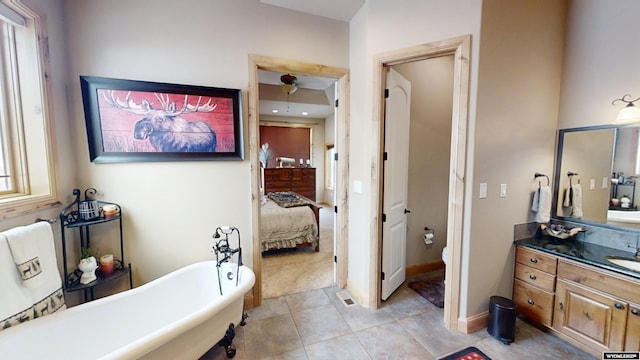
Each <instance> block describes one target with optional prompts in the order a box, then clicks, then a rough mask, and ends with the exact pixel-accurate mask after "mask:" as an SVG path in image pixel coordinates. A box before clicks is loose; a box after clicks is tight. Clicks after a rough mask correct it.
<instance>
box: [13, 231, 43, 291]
mask: <svg viewBox="0 0 640 360" xmlns="http://www.w3.org/2000/svg"><path fill="white" fill-rule="evenodd" d="M43 225H44V226H46V227H48V228H49V227H50V226H49V224H46V223H44V224H43ZM38 233H39V231H33V230H32V229H31V228H28V227H26V226H18V227H15V228H13V229H9V230H7V231H5V232H4V233H3V234H4V236H5V237H6V238H7V241H8V243H9V248H10V249H11V255H12V256H13V261H14V262H15V264H16V266H17V267H18V272H19V273H20V276H21V277H22V281H23V283H24V286H26V287H36V286H38V285H40V284H41V283H42V278H43V277H42V276H40V274H41V273H42V266H41V264H40V257H39V254H40V251H39V249H38V245H37V236H39V234H38Z"/></svg>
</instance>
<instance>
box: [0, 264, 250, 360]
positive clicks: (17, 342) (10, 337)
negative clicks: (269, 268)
mask: <svg viewBox="0 0 640 360" xmlns="http://www.w3.org/2000/svg"><path fill="white" fill-rule="evenodd" d="M232 266H233V267H232ZM230 271H231V272H232V277H233V279H232V280H229V279H228V278H227V273H229V272H230ZM220 273H221V279H222V292H223V296H220V290H219V287H218V274H217V270H216V263H215V262H214V261H205V262H200V263H196V264H192V265H189V266H186V267H184V268H181V269H178V270H176V271H174V272H172V273H170V274H167V275H165V276H163V277H161V278H159V279H156V280H154V281H151V282H149V283H147V284H145V285H142V286H140V287H137V288H134V289H131V290H128V291H125V292H121V293H118V294H115V295H112V296H108V297H105V298H101V299H98V300H95V301H92V302H89V303H85V304H82V305H79V306H75V307H72V308H69V309H67V310H65V311H61V312H58V313H55V314H52V315H49V316H45V317H42V318H38V319H35V320H32V321H28V322H26V323H23V324H21V325H18V326H14V327H11V328H8V329H6V330H3V331H0V357H1V358H3V359H12V360H17V359H29V360H33V359H65V360H71V359H82V360H88V359H140V358H142V359H198V358H199V357H200V356H201V355H203V354H204V353H205V352H207V350H209V349H210V348H211V347H212V346H214V345H216V344H217V343H218V341H220V340H221V339H222V338H223V337H224V336H225V333H226V331H227V329H228V327H229V324H234V325H238V324H239V323H240V322H241V321H242V315H243V298H244V294H245V293H246V292H247V291H249V290H250V289H251V287H252V286H253V284H254V282H255V276H254V274H253V272H252V271H251V269H249V268H247V267H245V266H242V267H240V271H239V276H238V278H239V284H238V286H236V279H235V274H236V266H235V264H231V263H225V264H223V265H222V267H221V272H220Z"/></svg>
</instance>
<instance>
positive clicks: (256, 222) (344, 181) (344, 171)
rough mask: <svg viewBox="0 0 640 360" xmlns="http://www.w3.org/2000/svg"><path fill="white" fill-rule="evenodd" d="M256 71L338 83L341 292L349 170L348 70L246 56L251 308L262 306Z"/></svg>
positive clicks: (344, 279) (338, 278)
mask: <svg viewBox="0 0 640 360" xmlns="http://www.w3.org/2000/svg"><path fill="white" fill-rule="evenodd" d="M258 70H266V71H276V72H283V73H294V74H300V75H308V76H322V77H328V78H334V79H336V81H337V82H338V89H337V94H336V95H337V99H338V102H339V106H338V110H337V112H338V114H337V116H336V147H337V149H338V151H339V159H338V164H337V167H336V188H335V194H336V206H337V209H338V214H337V220H336V224H335V225H336V227H337V231H336V239H335V241H336V242H337V250H336V255H337V260H336V285H337V286H338V287H340V288H344V287H345V286H346V284H347V263H348V262H347V259H348V253H347V242H348V232H347V230H348V229H347V215H348V210H349V209H348V204H347V191H348V189H349V187H348V184H349V182H348V180H349V179H348V170H349V97H348V94H349V70H348V69H344V68H337V67H331V66H325V65H320V64H310V63H304V62H300V61H295V60H289V59H281V58H275V57H268V56H261V55H253V54H251V55H249V94H248V98H249V161H250V162H251V229H252V233H253V247H252V249H253V272H254V273H255V275H256V282H255V285H254V286H253V306H260V305H261V304H262V255H261V253H262V251H261V250H260V163H259V160H258V149H259V147H260V145H259V143H258V142H259V139H258V137H259V135H258V134H259V133H260V119H259V114H260V112H259V106H258V104H259V91H258V87H259V78H258Z"/></svg>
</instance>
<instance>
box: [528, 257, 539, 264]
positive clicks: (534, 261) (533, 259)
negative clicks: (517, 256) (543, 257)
mask: <svg viewBox="0 0 640 360" xmlns="http://www.w3.org/2000/svg"><path fill="white" fill-rule="evenodd" d="M529 261H531V262H532V263H534V264H535V263H537V262H538V259H536V258H531V259H529Z"/></svg>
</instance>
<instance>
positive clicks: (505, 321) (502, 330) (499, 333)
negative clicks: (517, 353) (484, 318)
mask: <svg viewBox="0 0 640 360" xmlns="http://www.w3.org/2000/svg"><path fill="white" fill-rule="evenodd" d="M487 332H488V333H489V335H491V336H493V337H494V338H496V339H498V340H500V341H502V342H503V343H504V344H506V345H509V344H510V343H512V342H513V341H514V340H515V338H516V303H515V302H513V300H510V299H507V298H504V297H502V296H492V297H491V298H489V320H488V324H487Z"/></svg>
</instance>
